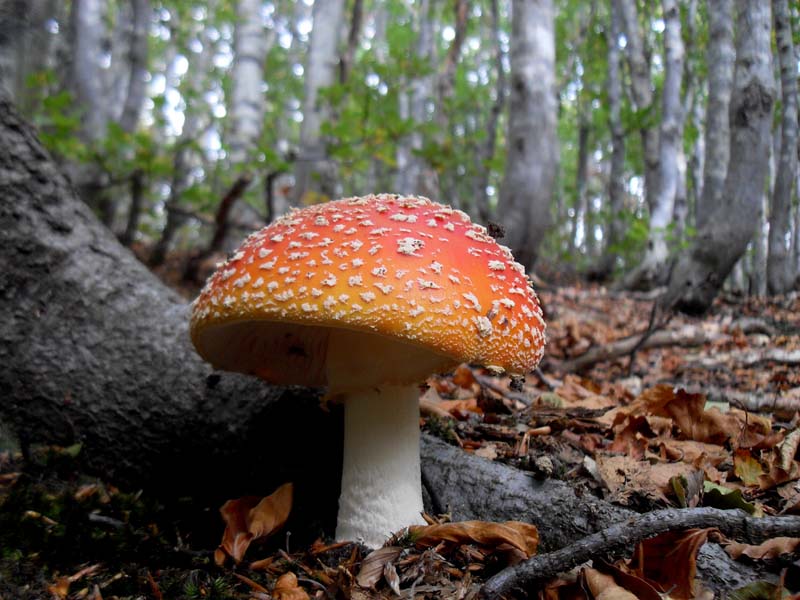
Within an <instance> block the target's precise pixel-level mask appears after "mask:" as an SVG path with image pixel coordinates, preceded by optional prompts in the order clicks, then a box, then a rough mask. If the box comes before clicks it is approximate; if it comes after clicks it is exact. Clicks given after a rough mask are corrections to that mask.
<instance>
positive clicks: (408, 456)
mask: <svg viewBox="0 0 800 600" xmlns="http://www.w3.org/2000/svg"><path fill="white" fill-rule="evenodd" d="M344 405H345V409H344V460H343V467H342V492H341V495H340V497H339V519H338V523H337V525H336V539H338V540H358V541H361V542H362V543H364V544H365V545H367V546H369V547H371V548H377V547H380V546H382V545H383V543H384V542H385V541H386V540H387V539H388V538H389V536H390V535H392V534H393V533H395V532H397V531H399V530H400V529H402V528H403V527H407V526H409V525H417V524H420V525H424V524H425V521H424V520H423V519H422V517H421V515H420V513H421V512H422V510H423V507H422V489H421V482H420V461H419V436H420V434H419V387H418V386H417V385H416V384H414V385H406V386H381V387H377V388H370V389H366V390H358V391H352V392H349V393H348V394H347V396H346V398H345V400H344Z"/></svg>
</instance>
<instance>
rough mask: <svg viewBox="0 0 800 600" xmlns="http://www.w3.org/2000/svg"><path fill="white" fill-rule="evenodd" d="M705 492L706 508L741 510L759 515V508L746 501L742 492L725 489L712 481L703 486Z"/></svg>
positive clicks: (704, 501) (704, 502)
mask: <svg viewBox="0 0 800 600" xmlns="http://www.w3.org/2000/svg"><path fill="white" fill-rule="evenodd" d="M703 490H704V495H703V505H705V506H714V507H716V508H723V509H731V508H740V509H742V510H743V511H746V512H748V513H750V514H751V515H756V514H757V513H758V507H757V506H756V505H755V504H753V503H751V502H748V501H747V500H745V499H744V496H742V490H739V489H734V488H729V487H725V486H724V485H719V484H716V483H712V482H710V481H706V482H705V483H704V484H703Z"/></svg>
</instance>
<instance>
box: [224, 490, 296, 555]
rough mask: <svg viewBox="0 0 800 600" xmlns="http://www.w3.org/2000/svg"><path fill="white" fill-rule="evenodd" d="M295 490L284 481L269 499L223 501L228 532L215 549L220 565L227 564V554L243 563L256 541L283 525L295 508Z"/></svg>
mask: <svg viewBox="0 0 800 600" xmlns="http://www.w3.org/2000/svg"><path fill="white" fill-rule="evenodd" d="M292 492H293V486H292V484H291V483H284V484H283V485H282V486H281V487H279V488H278V489H277V490H275V491H274V492H273V493H272V494H270V495H269V496H267V497H265V498H258V497H257V496H245V497H243V498H237V499H236V500H228V501H227V502H226V503H225V504H223V505H222V508H220V513H221V514H222V518H223V520H224V521H225V532H224V533H223V534H222V542H221V543H220V545H219V548H217V550H216V551H215V552H214V561H215V562H216V563H217V565H220V566H221V565H222V564H224V562H225V557H226V556H230V557H231V558H232V559H233V560H234V562H236V563H237V564H238V563H240V562H241V561H242V558H244V554H245V552H246V551H247V548H249V547H250V544H251V543H252V542H253V541H254V540H257V539H260V538H265V537H268V536H270V535H272V534H273V533H275V532H276V531H277V530H279V529H280V528H281V527H283V525H284V524H285V523H286V519H288V518H289V513H290V512H291V510H292Z"/></svg>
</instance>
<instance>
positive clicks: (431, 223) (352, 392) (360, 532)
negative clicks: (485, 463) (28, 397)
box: [191, 194, 545, 547]
mask: <svg viewBox="0 0 800 600" xmlns="http://www.w3.org/2000/svg"><path fill="white" fill-rule="evenodd" d="M544 328H545V325H544V321H543V320H542V312H541V309H540V307H539V303H538V300H537V298H536V295H535V294H534V292H533V290H532V289H531V286H530V284H529V281H528V279H527V278H526V276H525V272H524V269H523V268H522V266H521V265H519V264H517V263H516V262H514V259H513V257H512V255H511V252H510V251H509V250H508V248H505V247H503V246H501V245H499V244H498V243H497V242H496V241H495V240H494V239H493V238H492V237H491V236H489V235H488V234H487V233H486V230H485V229H484V228H483V227H482V226H480V225H475V224H473V223H471V222H470V219H469V217H468V216H467V215H466V214H464V213H463V212H461V211H458V210H455V209H453V208H450V207H447V206H443V205H441V204H437V203H435V202H432V201H430V200H428V199H427V198H418V197H408V196H396V195H388V194H385V195H377V196H365V197H362V198H347V199H344V200H338V201H335V202H329V203H326V204H320V205H315V206H311V207H308V208H305V209H302V210H296V211H294V212H291V213H290V214H288V215H286V216H284V217H282V218H280V219H278V220H277V221H275V222H274V223H272V224H271V225H269V226H268V227H265V228H264V229H262V230H260V231H258V232H256V233H253V234H252V235H251V236H250V237H248V238H247V240H245V242H244V243H243V244H242V246H241V248H240V249H239V250H238V251H237V252H236V253H235V254H234V255H233V256H232V257H231V258H230V259H228V261H227V262H225V263H224V264H223V265H221V266H220V267H219V269H218V270H217V271H216V272H215V273H214V274H213V275H212V276H211V278H210V279H209V281H208V283H207V285H206V286H205V288H204V289H203V291H202V292H201V294H200V296H199V298H197V300H196V301H195V303H194V307H193V311H192V322H191V335H192V341H193V342H194V345H195V347H196V348H197V351H198V352H199V353H200V355H201V356H202V357H203V358H204V359H206V360H207V361H209V362H210V363H211V364H212V365H214V367H216V368H219V369H226V370H230V371H240V372H244V373H251V374H253V375H256V376H258V377H261V378H262V379H265V380H266V381H269V382H271V383H275V384H303V385H309V386H327V388H328V396H329V397H335V398H339V399H341V400H342V401H343V402H344V405H345V440H344V465H343V473H342V491H341V496H340V499H339V517H338V525H337V528H336V537H337V539H340V540H361V541H362V542H364V543H365V544H366V545H368V546H372V547H377V546H380V545H381V544H382V543H383V542H384V541H385V540H386V538H387V537H388V536H389V535H390V534H392V533H393V532H396V531H398V530H400V529H402V528H403V527H406V526H408V525H412V524H421V523H424V521H422V519H421V516H420V513H421V511H422V510H423V506H422V495H421V485H420V464H419V410H418V398H419V388H418V386H419V384H420V383H421V382H422V381H424V380H425V378H426V377H427V376H429V375H430V374H432V373H437V372H444V371H447V370H449V369H451V368H452V367H454V366H455V365H457V364H459V363H461V362H471V363H477V364H482V365H486V366H488V367H492V368H494V369H496V370H505V371H508V372H510V373H514V374H523V373H526V372H528V371H530V370H531V369H532V368H533V367H535V366H536V364H537V363H538V362H539V360H540V358H541V357H542V354H543V351H544V343H545V337H544Z"/></svg>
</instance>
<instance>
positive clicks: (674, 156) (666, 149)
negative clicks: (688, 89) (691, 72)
mask: <svg viewBox="0 0 800 600" xmlns="http://www.w3.org/2000/svg"><path fill="white" fill-rule="evenodd" d="M662 5H663V14H664V62H665V68H664V87H663V90H662V93H661V128H660V135H659V143H658V187H657V190H656V193H655V194H654V195H653V199H652V201H651V202H652V203H651V204H650V230H649V234H648V240H647V250H646V251H645V255H644V259H643V260H642V262H641V263H640V264H639V265H637V266H636V267H635V268H634V269H633V271H632V272H631V273H629V274H628V275H627V276H626V277H625V280H624V281H623V286H624V287H626V288H635V289H640V288H651V287H653V286H655V285H659V284H662V283H664V282H665V281H666V279H667V275H668V269H667V261H668V259H669V245H668V243H667V233H668V232H667V227H669V225H670V224H671V223H672V220H673V214H674V212H675V198H676V195H677V193H678V177H679V175H680V173H679V169H678V153H679V151H680V148H681V146H682V144H683V136H682V132H683V127H682V122H683V114H682V112H683V111H682V103H681V80H682V77H683V54H684V52H683V40H682V39H681V15H680V10H679V8H678V3H677V0H663V2H662ZM646 185H647V183H645V186H646ZM648 196H650V194H648Z"/></svg>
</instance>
